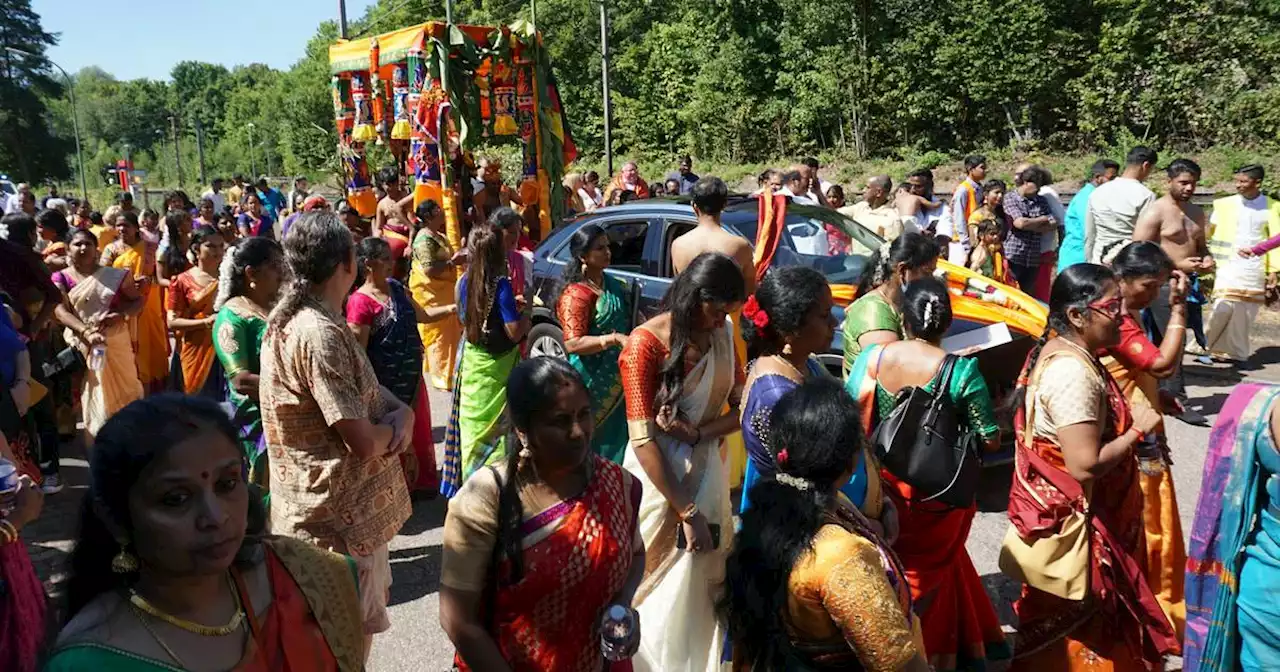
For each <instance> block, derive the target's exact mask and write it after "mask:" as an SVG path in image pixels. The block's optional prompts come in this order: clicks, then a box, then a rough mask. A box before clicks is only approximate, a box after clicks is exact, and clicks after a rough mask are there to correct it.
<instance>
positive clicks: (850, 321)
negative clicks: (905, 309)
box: [841, 232, 940, 378]
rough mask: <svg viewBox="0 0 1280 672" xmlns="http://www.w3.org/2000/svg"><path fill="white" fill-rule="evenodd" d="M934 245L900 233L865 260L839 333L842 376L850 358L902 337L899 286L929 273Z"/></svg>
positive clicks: (933, 264)
mask: <svg viewBox="0 0 1280 672" xmlns="http://www.w3.org/2000/svg"><path fill="white" fill-rule="evenodd" d="M939 253H940V251H939V249H938V244H937V243H935V242H933V239H931V238H929V237H928V236H925V235H922V234H919V233H914V232H912V233H904V234H902V235H901V236H898V237H897V238H894V239H893V242H889V241H885V243H884V244H883V245H881V246H880V249H879V250H877V251H876V252H874V253H873V254H872V255H871V258H869V259H867V265H866V266H865V267H864V268H863V269H862V277H861V278H859V279H858V293H857V298H856V300H855V301H854V302H853V303H851V304H849V308H848V309H847V310H845V316H844V326H843V327H842V328H841V335H842V336H843V341H844V375H845V378H848V377H849V370H850V369H851V368H852V367H853V360H854V359H856V358H857V357H858V353H860V352H862V349H863V348H865V347H867V346H869V345H871V344H873V343H892V342H893V341H900V340H902V310H901V308H899V306H898V304H899V303H900V302H901V298H902V287H903V286H904V285H906V284H907V283H908V282H911V281H912V280H917V279H919V278H925V277H928V276H930V275H933V271H934V269H935V268H937V267H938V255H939Z"/></svg>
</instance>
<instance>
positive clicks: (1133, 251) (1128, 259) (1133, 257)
mask: <svg viewBox="0 0 1280 672" xmlns="http://www.w3.org/2000/svg"><path fill="white" fill-rule="evenodd" d="M1116 245H1124V246H1123V247H1121V248H1120V249H1119V250H1118V251H1116V252H1115V254H1114V255H1112V254H1111V252H1112V247H1113V246H1116ZM1108 256H1111V270H1112V271H1114V272H1115V274H1116V276H1117V277H1120V278H1123V279H1125V280H1132V279H1134V278H1154V277H1157V276H1160V275H1164V274H1166V273H1172V272H1173V268H1174V266H1173V260H1172V259H1170V258H1169V254H1168V253H1167V252H1165V251H1164V249H1163V248H1161V247H1160V245H1159V244H1157V243H1153V242H1151V241H1149V240H1139V241H1136V242H1133V243H1127V242H1126V241H1122V240H1118V241H1116V242H1114V243H1112V244H1111V245H1108V246H1107V247H1106V248H1104V249H1103V251H1102V258H1103V259H1106V258H1107V257H1108Z"/></svg>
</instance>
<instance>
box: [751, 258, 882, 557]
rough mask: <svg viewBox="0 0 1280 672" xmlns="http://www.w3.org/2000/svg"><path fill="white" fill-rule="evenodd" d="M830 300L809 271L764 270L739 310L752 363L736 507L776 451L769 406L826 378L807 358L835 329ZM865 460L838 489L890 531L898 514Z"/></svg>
mask: <svg viewBox="0 0 1280 672" xmlns="http://www.w3.org/2000/svg"><path fill="white" fill-rule="evenodd" d="M831 305H832V299H831V287H830V285H828V284H827V280H826V278H824V277H823V276H822V274H821V273H819V272H817V271H815V270H813V269H810V268H804V267H799V266H792V267H785V268H775V269H773V270H771V271H769V273H768V274H767V275H765V277H764V280H763V281H762V282H761V283H760V286H759V287H757V288H756V293H755V295H754V296H752V297H751V298H750V299H748V300H747V303H746V305H745V306H744V307H743V309H742V317H743V320H742V333H743V337H744V338H745V339H746V341H747V359H748V361H750V362H751V369H750V371H749V373H748V374H747V383H746V387H745V388H744V389H745V392H744V393H743V404H742V416H741V417H742V438H743V440H744V441H745V443H746V445H747V468H746V475H745V476H744V477H743V488H742V506H741V509H740V510H742V511H746V510H747V509H748V508H749V507H750V506H751V486H752V485H754V484H755V483H756V481H758V480H760V479H761V478H763V477H765V476H768V475H770V474H772V473H773V472H774V471H775V468H776V467H775V465H776V463H775V461H774V458H775V456H774V455H772V454H770V452H769V450H768V445H769V437H768V435H769V418H770V416H771V415H772V412H773V407H774V405H775V404H777V403H778V400H779V399H781V398H782V396H783V395H785V394H786V393H787V392H790V391H791V390H793V389H795V388H796V387H798V386H799V385H800V384H801V383H803V382H804V381H805V380H807V379H812V378H820V377H824V376H827V375H828V374H827V372H826V369H825V368H823V366H822V364H821V363H819V362H818V361H817V359H815V358H814V357H813V356H812V355H813V353H815V352H822V351H825V350H826V349H827V346H828V345H829V344H830V343H831V337H832V335H833V334H834V333H835V328H836V324H835V322H834V321H833V319H832V317H831ZM868 462H869V460H868V459H863V460H859V466H858V468H857V471H855V472H854V475H853V479H852V480H851V481H850V482H849V483H847V484H846V485H845V486H844V487H843V488H841V491H842V492H844V494H845V495H846V496H848V497H849V499H850V501H852V502H853V503H854V504H856V505H857V506H858V508H859V509H861V510H862V511H863V512H864V513H865V514H866V515H867V517H868V518H870V519H871V520H872V522H873V523H875V522H879V523H880V524H882V525H885V524H886V523H887V526H888V527H889V528H891V529H890V530H889V531H890V532H893V533H896V527H897V525H896V522H894V521H895V520H896V516H894V515H893V514H892V513H891V511H890V510H886V509H885V508H884V497H883V495H882V493H881V491H880V477H879V474H878V473H877V472H876V470H875V469H872V470H871V471H870V472H868V470H867V463H868ZM886 514H887V515H886ZM880 531H881V532H883V531H885V530H884V529H883V528H882V529H881V530H880ZM891 536H896V534H892V535H891Z"/></svg>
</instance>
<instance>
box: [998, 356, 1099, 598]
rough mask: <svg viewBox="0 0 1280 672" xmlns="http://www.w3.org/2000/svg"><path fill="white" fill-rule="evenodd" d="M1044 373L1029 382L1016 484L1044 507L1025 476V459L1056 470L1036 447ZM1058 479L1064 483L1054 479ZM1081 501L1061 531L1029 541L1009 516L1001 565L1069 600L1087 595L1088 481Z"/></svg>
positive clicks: (1040, 467)
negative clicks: (1036, 388) (1037, 393)
mask: <svg viewBox="0 0 1280 672" xmlns="http://www.w3.org/2000/svg"><path fill="white" fill-rule="evenodd" d="M1067 356H1071V355H1067ZM1042 370H1043V369H1042ZM1039 378H1040V376H1039V371H1037V372H1036V375H1034V376H1033V377H1032V381H1031V383H1032V384H1031V385H1028V388H1027V396H1026V399H1027V402H1025V403H1027V419H1026V426H1025V427H1023V440H1022V442H1021V445H1019V446H1018V449H1017V452H1016V453H1015V457H1014V461H1015V465H1014V469H1013V475H1014V478H1015V479H1016V480H1017V481H1018V483H1017V487H1018V488H1020V489H1021V491H1022V492H1023V493H1025V494H1026V495H1027V496H1028V497H1030V498H1031V499H1032V500H1034V501H1035V502H1036V504H1037V505H1039V507H1040V508H1042V509H1048V508H1049V507H1048V504H1047V503H1046V502H1045V501H1044V500H1043V499H1042V498H1041V497H1040V496H1039V495H1038V494H1036V491H1035V489H1034V488H1032V487H1031V485H1030V484H1029V483H1027V481H1026V479H1025V477H1024V476H1023V461H1024V460H1029V461H1031V462H1032V463H1033V464H1034V465H1035V466H1036V467H1038V468H1037V469H1036V471H1038V472H1040V473H1041V474H1047V473H1051V472H1052V471H1053V470H1054V467H1052V466H1051V465H1049V464H1048V463H1045V462H1044V461H1043V458H1041V457H1040V456H1039V455H1036V454H1035V453H1034V451H1033V450H1032V449H1031V445H1032V438H1033V432H1034V431H1035V407H1036V404H1035V397H1034V396H1033V387H1032V386H1033V385H1036V384H1037V383H1038V382H1039ZM1036 463H1040V464H1036ZM1046 478H1050V480H1052V481H1056V480H1057V479H1053V478H1051V477H1049V476H1046ZM1073 482H1074V481H1073ZM1054 485H1055V486H1058V485H1059V484H1058V483H1056V482H1055V483H1054ZM1062 485H1067V484H1066V483H1063V484H1062ZM1077 487H1079V484H1077ZM1081 502H1082V506H1081V507H1079V508H1075V509H1073V510H1072V512H1071V514H1070V515H1069V516H1067V517H1066V518H1064V519H1063V520H1062V523H1061V525H1060V526H1059V528H1058V531H1057V532H1056V533H1054V534H1051V535H1048V536H1044V537H1038V538H1036V539H1033V540H1032V541H1031V542H1030V543H1028V542H1027V540H1026V539H1023V538H1022V535H1021V534H1019V533H1018V529H1017V528H1016V527H1015V526H1014V525H1013V523H1012V522H1010V524H1009V529H1008V531H1007V532H1005V535H1004V542H1003V543H1002V544H1001V545H1000V559H999V566H1000V571H1001V572H1003V573H1004V574H1005V576H1008V577H1009V578H1011V579H1014V580H1016V581H1021V582H1022V583H1025V584H1027V585H1028V586H1031V587H1032V588H1035V589H1037V590H1042V591H1044V592H1046V593H1049V594H1050V595H1056V596H1058V597H1061V598H1063V599H1065V600H1075V601H1080V600H1083V599H1085V597H1086V596H1088V594H1089V575H1090V571H1089V542H1090V536H1091V534H1090V531H1091V528H1092V521H1091V520H1090V516H1091V514H1090V513H1089V489H1088V488H1087V487H1086V488H1084V496H1083V497H1082V498H1081Z"/></svg>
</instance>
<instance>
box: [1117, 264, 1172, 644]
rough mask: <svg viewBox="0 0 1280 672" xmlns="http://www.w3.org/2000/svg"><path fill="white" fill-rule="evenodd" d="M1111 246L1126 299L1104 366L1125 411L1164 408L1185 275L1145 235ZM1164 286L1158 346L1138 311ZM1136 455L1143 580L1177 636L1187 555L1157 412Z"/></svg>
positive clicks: (1160, 410)
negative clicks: (1165, 304) (1165, 311)
mask: <svg viewBox="0 0 1280 672" xmlns="http://www.w3.org/2000/svg"><path fill="white" fill-rule="evenodd" d="M1116 245H1117V246H1119V247H1120V249H1119V251H1118V252H1117V253H1116V254H1114V255H1108V254H1107V252H1103V257H1104V258H1106V257H1108V256H1111V257H1113V258H1112V259H1111V268H1112V270H1113V271H1115V273H1116V276H1117V279H1118V280H1119V283H1120V294H1121V296H1123V297H1124V315H1123V316H1121V318H1120V319H1121V322H1120V344H1119V345H1117V346H1116V347H1114V348H1108V349H1107V352H1106V356H1104V357H1103V358H1102V364H1103V366H1106V367H1107V373H1110V374H1111V375H1112V377H1114V378H1115V379H1116V383H1118V384H1119V385H1120V389H1121V390H1123V391H1124V394H1125V398H1127V399H1128V400H1129V406H1130V408H1136V407H1138V406H1148V407H1150V408H1152V409H1153V410H1155V412H1156V413H1162V411H1163V404H1162V403H1161V400H1160V387H1159V383H1160V379H1161V378H1167V377H1169V376H1171V375H1173V374H1174V373H1175V371H1176V365H1177V363H1178V362H1180V361H1182V338H1180V336H1181V335H1182V334H1180V333H1178V332H1179V331H1184V330H1185V329H1186V326H1185V325H1186V322H1187V277H1186V276H1185V275H1183V274H1182V273H1181V272H1179V271H1175V270H1174V267H1173V261H1171V260H1170V259H1169V255H1168V254H1166V253H1165V251H1164V250H1162V249H1161V248H1160V245H1159V244H1157V243H1153V242H1151V241H1147V240H1144V241H1138V242H1135V243H1127V244H1124V243H1121V242H1117V243H1116ZM1171 275H1172V276H1173V278H1172V279H1170V276H1171ZM1166 284H1167V285H1168V287H1169V304H1170V316H1169V323H1168V327H1166V329H1165V331H1166V333H1168V334H1177V336H1178V337H1174V338H1166V339H1164V341H1163V342H1162V343H1161V344H1160V345H1159V346H1158V347H1157V346H1156V344H1154V343H1152V342H1151V339H1149V338H1147V334H1146V332H1145V331H1144V330H1143V327H1142V310H1143V309H1144V308H1146V307H1147V306H1149V305H1151V302H1152V301H1154V300H1155V299H1156V298H1157V297H1158V296H1159V295H1160V290H1161V288H1162V287H1164V286H1165V285H1166ZM1135 452H1137V455H1138V484H1139V485H1141V486H1142V518H1143V521H1144V526H1145V530H1146V540H1147V582H1148V583H1149V584H1150V585H1151V590H1152V592H1154V593H1155V594H1156V599H1157V600H1159V601H1160V607H1161V608H1162V609H1164V613H1165V615H1167V616H1168V617H1169V622H1170V623H1171V624H1172V625H1173V629H1174V632H1176V633H1177V634H1178V639H1179V640H1181V639H1182V633H1183V629H1184V626H1185V625H1186V620H1187V604H1186V599H1185V597H1184V592H1183V584H1184V583H1185V582H1186V568H1187V552H1186V543H1185V542H1184V541H1183V535H1182V521H1181V520H1180V518H1179V516H1178V500H1177V495H1176V494H1175V492H1174V489H1173V472H1172V470H1171V466H1172V464H1173V459H1172V457H1171V454H1170V451H1169V441H1168V436H1167V435H1166V434H1165V428H1164V420H1163V416H1162V419H1161V421H1160V424H1159V426H1158V427H1156V429H1155V431H1153V432H1151V433H1150V434H1149V435H1148V436H1147V437H1146V440H1144V441H1142V442H1141V443H1140V444H1138V448H1137V449H1136V451H1135Z"/></svg>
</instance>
